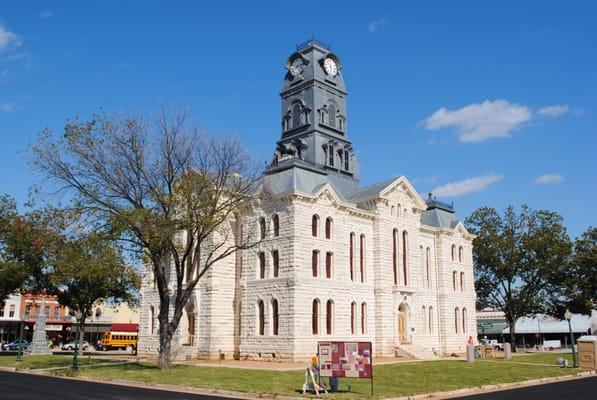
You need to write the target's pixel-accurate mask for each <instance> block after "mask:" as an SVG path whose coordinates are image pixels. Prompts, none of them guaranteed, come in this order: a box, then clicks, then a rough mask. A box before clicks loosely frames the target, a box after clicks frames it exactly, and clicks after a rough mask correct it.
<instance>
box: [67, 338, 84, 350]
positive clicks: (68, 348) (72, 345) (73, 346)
mask: <svg viewBox="0 0 597 400" xmlns="http://www.w3.org/2000/svg"><path fill="white" fill-rule="evenodd" d="M75 344H76V341H72V342H70V343H66V344H63V345H62V350H74V349H75ZM81 347H83V350H87V349H88V348H89V343H88V342H87V341H86V340H83V341H82V342H81Z"/></svg>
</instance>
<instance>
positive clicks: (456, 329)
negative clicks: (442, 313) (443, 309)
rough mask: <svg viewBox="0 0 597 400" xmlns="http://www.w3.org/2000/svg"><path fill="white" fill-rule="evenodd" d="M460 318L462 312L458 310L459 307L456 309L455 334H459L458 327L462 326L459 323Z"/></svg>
mask: <svg viewBox="0 0 597 400" xmlns="http://www.w3.org/2000/svg"><path fill="white" fill-rule="evenodd" d="M459 317H460V311H459V310H458V307H456V308H455V309H454V332H455V333H458V326H459V325H460V324H459V323H458V322H459V321H458V319H459Z"/></svg>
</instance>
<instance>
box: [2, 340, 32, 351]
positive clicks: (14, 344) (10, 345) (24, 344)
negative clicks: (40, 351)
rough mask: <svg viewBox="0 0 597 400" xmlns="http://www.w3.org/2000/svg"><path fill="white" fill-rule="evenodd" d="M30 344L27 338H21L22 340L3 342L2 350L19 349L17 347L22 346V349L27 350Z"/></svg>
mask: <svg viewBox="0 0 597 400" xmlns="http://www.w3.org/2000/svg"><path fill="white" fill-rule="evenodd" d="M19 343H20V345H19ZM30 344H31V343H30V342H29V341H28V340H23V341H22V342H20V341H18V340H15V341H14V342H11V343H4V344H3V345H2V350H19V347H22V349H23V350H27V348H28V347H29V345H30Z"/></svg>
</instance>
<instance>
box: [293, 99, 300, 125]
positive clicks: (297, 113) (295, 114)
mask: <svg viewBox="0 0 597 400" xmlns="http://www.w3.org/2000/svg"><path fill="white" fill-rule="evenodd" d="M299 126H301V105H300V104H298V103H296V104H294V105H293V106H292V127H293V128H298V127H299Z"/></svg>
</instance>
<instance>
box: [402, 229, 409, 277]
mask: <svg viewBox="0 0 597 400" xmlns="http://www.w3.org/2000/svg"><path fill="white" fill-rule="evenodd" d="M402 279H403V281H402V283H403V284H404V286H406V285H408V232H406V231H402Z"/></svg>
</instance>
